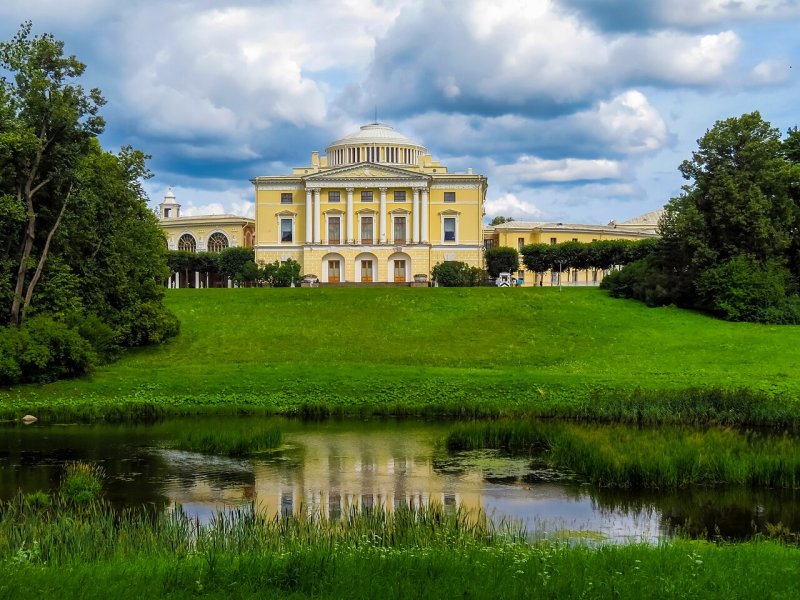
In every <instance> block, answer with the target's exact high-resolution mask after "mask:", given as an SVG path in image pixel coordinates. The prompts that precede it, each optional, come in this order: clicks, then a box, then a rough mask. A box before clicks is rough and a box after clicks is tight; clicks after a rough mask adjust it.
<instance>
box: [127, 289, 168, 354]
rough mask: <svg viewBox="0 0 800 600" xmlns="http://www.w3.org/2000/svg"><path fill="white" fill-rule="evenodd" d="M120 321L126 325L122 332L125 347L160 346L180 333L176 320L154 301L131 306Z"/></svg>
mask: <svg viewBox="0 0 800 600" xmlns="http://www.w3.org/2000/svg"><path fill="white" fill-rule="evenodd" d="M122 321H123V322H124V323H126V328H125V330H124V331H123V332H122V342H123V344H124V345H125V346H144V345H147V344H160V343H162V342H163V341H165V340H167V339H169V338H171V337H173V336H176V335H178V332H179V331H180V323H179V322H178V318H177V317H176V316H175V315H174V314H172V313H171V312H170V311H169V310H168V309H167V308H166V307H165V306H164V305H163V304H161V303H160V302H157V301H155V300H152V301H149V302H142V303H141V304H137V305H134V306H131V307H130V308H129V309H128V310H127V311H126V314H125V315H124V316H123V319H122Z"/></svg>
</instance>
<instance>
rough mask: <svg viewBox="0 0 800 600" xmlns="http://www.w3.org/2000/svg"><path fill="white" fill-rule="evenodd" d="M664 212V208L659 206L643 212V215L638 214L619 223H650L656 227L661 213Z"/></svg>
mask: <svg viewBox="0 0 800 600" xmlns="http://www.w3.org/2000/svg"><path fill="white" fill-rule="evenodd" d="M663 214H664V209H663V208H659V209H658V210H652V211H650V212H649V213H644V214H643V215H639V216H638V217H634V218H633V219H631V220H629V221H623V222H622V223H619V225H652V226H653V227H656V226H657V225H658V221H659V220H660V219H661V215H663Z"/></svg>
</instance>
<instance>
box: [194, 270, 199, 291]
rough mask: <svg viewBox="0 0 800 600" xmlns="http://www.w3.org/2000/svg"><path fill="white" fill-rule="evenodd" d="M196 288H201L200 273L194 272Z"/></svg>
mask: <svg viewBox="0 0 800 600" xmlns="http://www.w3.org/2000/svg"><path fill="white" fill-rule="evenodd" d="M194 287H195V289H197V288H199V287H200V271H195V272H194Z"/></svg>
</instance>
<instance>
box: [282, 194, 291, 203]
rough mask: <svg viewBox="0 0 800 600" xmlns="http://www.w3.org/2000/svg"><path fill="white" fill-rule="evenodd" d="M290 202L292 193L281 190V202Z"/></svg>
mask: <svg viewBox="0 0 800 600" xmlns="http://www.w3.org/2000/svg"><path fill="white" fill-rule="evenodd" d="M291 203H292V193H291V192H281V204H291Z"/></svg>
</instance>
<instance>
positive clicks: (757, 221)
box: [609, 112, 800, 322]
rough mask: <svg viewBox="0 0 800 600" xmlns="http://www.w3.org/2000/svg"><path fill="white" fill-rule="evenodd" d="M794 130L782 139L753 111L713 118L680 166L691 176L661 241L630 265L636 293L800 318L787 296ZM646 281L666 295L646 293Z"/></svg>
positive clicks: (794, 226) (730, 312)
mask: <svg viewBox="0 0 800 600" xmlns="http://www.w3.org/2000/svg"><path fill="white" fill-rule="evenodd" d="M798 135H799V134H798V133H797V131H796V129H794V130H792V129H790V130H789V133H788V136H787V139H786V140H785V141H783V140H781V136H780V132H779V131H778V130H777V129H775V128H773V127H772V126H771V125H770V124H769V123H768V122H766V121H764V120H763V119H762V118H761V115H760V114H759V113H758V112H753V113H749V114H744V115H742V116H741V117H738V118H730V119H726V120H724V121H717V123H715V125H714V126H713V127H712V128H711V129H709V130H708V131H707V132H706V134H705V135H704V136H703V137H702V138H701V139H700V140H698V149H697V150H696V151H695V152H693V153H692V157H691V158H690V159H688V160H685V161H683V163H682V164H681V166H680V168H679V170H680V172H681V174H682V175H683V177H684V178H685V179H686V180H687V181H688V182H689V183H687V184H686V185H684V186H683V193H682V194H681V195H680V196H678V197H676V198H673V199H672V200H670V202H669V204H667V206H666V207H665V212H664V216H663V217H662V219H661V223H660V229H661V233H662V238H663V239H662V242H661V243H660V244H658V245H657V246H656V247H655V248H654V250H655V252H654V253H653V254H651V255H650V257H649V259H648V260H647V262H646V263H645V264H637V266H636V269H635V271H636V273H637V276H636V279H637V281H636V282H633V283H631V284H630V285H627V288H628V289H631V290H639V292H637V293H636V294H635V295H634V297H642V295H649V297H650V298H658V299H659V301H660V302H663V303H667V302H672V303H675V304H678V305H681V306H690V307H695V308H701V309H705V310H710V311H713V312H716V313H718V314H720V315H722V316H724V317H726V318H729V319H736V320H754V321H769V322H797V321H800V309H798V305H799V303H798V302H796V301H795V300H790V299H791V298H795V299H796V297H797V288H798V276H800V273H798V269H800V260H798V248H800V243H798V242H799V240H798V237H799V236H800V233H799V232H798V227H800V206H799V204H798V200H799V199H800V198H799V197H798V193H800V190H798V185H800V169H799V168H798V165H797V164H796V163H795V162H794V161H795V160H796V159H797V158H798V154H797V149H798V146H799V145H800V140H799V139H798ZM640 263H641V261H640ZM634 264H636V263H634ZM652 270H657V271H658V272H659V275H658V276H657V277H656V276H653V275H652V274H651V271H652ZM625 278H626V279H628V280H630V279H631V277H630V276H629V275H626V276H625ZM616 279H619V278H616ZM616 279H612V281H611V282H609V285H613V284H614V281H615V280H616ZM643 280H644V281H651V282H657V284H658V285H659V286H660V287H661V288H662V289H663V290H666V293H664V294H662V293H651V292H650V290H649V287H650V286H649V285H648V284H646V283H643Z"/></svg>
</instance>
